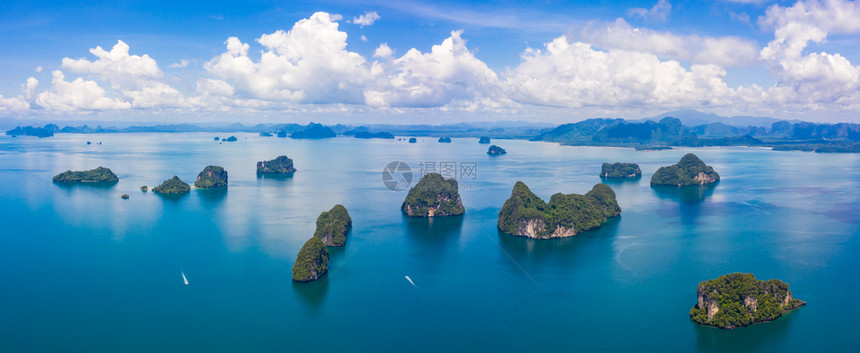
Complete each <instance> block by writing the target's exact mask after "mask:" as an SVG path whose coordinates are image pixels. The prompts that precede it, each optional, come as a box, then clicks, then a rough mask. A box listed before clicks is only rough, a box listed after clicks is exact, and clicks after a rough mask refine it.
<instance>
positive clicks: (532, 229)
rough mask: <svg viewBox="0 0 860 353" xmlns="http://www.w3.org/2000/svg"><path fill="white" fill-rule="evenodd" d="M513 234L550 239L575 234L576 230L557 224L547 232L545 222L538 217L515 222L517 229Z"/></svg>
mask: <svg viewBox="0 0 860 353" xmlns="http://www.w3.org/2000/svg"><path fill="white" fill-rule="evenodd" d="M514 235H518V236H523V237H528V238H534V239H551V238H566V237H572V236H574V235H576V230H575V229H574V228H573V226H571V227H569V228H568V227H565V226H557V227H556V228H555V230H554V231H553V232H552V233H547V231H546V222H544V220H543V219H540V218H530V219H522V220H520V221H519V222H517V231H516V233H514Z"/></svg>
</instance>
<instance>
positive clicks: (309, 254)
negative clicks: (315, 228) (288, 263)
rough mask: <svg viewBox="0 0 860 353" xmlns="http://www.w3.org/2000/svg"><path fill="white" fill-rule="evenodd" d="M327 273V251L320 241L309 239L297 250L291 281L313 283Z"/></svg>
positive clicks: (315, 238) (313, 238) (318, 239)
mask: <svg viewBox="0 0 860 353" xmlns="http://www.w3.org/2000/svg"><path fill="white" fill-rule="evenodd" d="M326 272H328V249H327V248H326V247H325V244H323V242H322V240H320V238H317V237H311V238H310V239H308V241H306V242H305V245H303V246H302V249H301V250H299V255H298V256H296V263H295V264H294V265H293V281H296V282H310V281H315V280H317V279H319V278H320V277H322V276H323V275H325V274H326Z"/></svg>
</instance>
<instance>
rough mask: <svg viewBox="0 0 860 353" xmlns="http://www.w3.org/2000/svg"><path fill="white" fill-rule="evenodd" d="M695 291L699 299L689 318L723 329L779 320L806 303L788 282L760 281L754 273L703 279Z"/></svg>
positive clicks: (775, 280)
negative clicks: (798, 297)
mask: <svg viewBox="0 0 860 353" xmlns="http://www.w3.org/2000/svg"><path fill="white" fill-rule="evenodd" d="M696 293H697V295H698V297H699V301H698V303H697V304H696V305H695V306H694V307H693V309H692V310H690V319H692V320H693V321H694V322H696V323H698V324H702V325H708V326H714V327H719V328H724V329H733V328H736V327H743V326H749V325H752V324H757V323H760V322H767V321H772V320H776V319H777V318H778V317H780V316H782V314H785V313H786V312H788V311H790V310H792V309H797V308H799V307H801V306H804V305H806V302H805V301H802V300H799V299H794V297H792V295H791V291H790V290H788V284H786V283H785V282H783V281H780V280H778V279H771V280H769V281H759V280H756V278H755V276H753V274H751V273H731V274H727V275H722V276H720V277H718V278H717V279H712V280H710V281H704V282H702V283H699V286H698V288H697V289H696Z"/></svg>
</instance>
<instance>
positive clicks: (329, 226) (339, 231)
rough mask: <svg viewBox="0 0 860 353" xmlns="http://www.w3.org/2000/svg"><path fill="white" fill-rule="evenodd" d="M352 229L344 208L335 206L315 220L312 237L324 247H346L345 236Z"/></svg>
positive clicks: (350, 220) (349, 218)
mask: <svg viewBox="0 0 860 353" xmlns="http://www.w3.org/2000/svg"><path fill="white" fill-rule="evenodd" d="M350 229H352V218H351V217H350V216H349V212H347V210H346V207H343V205H340V204H338V205H335V206H334V207H332V208H331V210H328V211H326V212H323V213H321V214H320V216H319V218H317V229H316V231H314V237H317V238H320V240H322V241H323V243H324V244H325V245H326V246H344V245H346V234H347V233H349V230H350Z"/></svg>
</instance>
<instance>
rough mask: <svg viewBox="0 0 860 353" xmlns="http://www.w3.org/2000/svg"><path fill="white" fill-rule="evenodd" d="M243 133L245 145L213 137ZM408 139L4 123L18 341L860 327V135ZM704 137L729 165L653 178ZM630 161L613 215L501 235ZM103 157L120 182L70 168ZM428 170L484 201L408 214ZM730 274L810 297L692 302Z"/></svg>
mask: <svg viewBox="0 0 860 353" xmlns="http://www.w3.org/2000/svg"><path fill="white" fill-rule="evenodd" d="M231 134H232V135H235V136H236V137H237V138H238V141H236V142H221V141H215V140H214V137H222V138H224V137H228V136H229V135H231ZM408 137H410V136H398V139H394V140H385V139H372V140H363V139H355V138H350V137H337V138H332V139H324V140H293V139H288V138H287V139H283V138H277V137H260V136H258V135H257V134H249V133H229V134H228V133H139V134H131V133H129V134H90V135H84V134H58V135H56V136H54V137H50V138H44V139H38V138H33V137H15V138H13V137H9V136H2V137H0V215H2V216H0V351H2V352H240V351H241V352H333V351H341V352H392V351H398V352H399V351H408V352H446V351H478V352H524V351H529V352H541V351H567V352H573V351H576V352H631V351H636V352H764V351H767V352H781V353H786V352H840V351H841V352H850V351H856V349H857V347H860V335H857V334H856V331H857V328H858V318H860V305H855V304H856V303H857V296H858V293H860V280H858V279H860V272H858V269H860V236H859V235H860V195H858V187H860V155H857V154H815V153H810V152H777V151H771V150H769V149H765V148H744V147H726V148H675V149H672V150H666V151H650V152H642V151H634V150H633V149H629V148H609V147H575V146H561V145H558V144H554V143H546V142H530V141H525V140H493V144H496V145H499V146H501V147H503V148H505V149H506V150H507V154H505V155H502V156H489V155H487V154H486V152H487V148H488V145H483V144H478V139H477V138H454V139H453V141H452V143H438V142H437V141H436V138H431V137H420V136H419V137H418V142H417V143H414V144H410V143H407V141H406V139H407V138H408ZM401 138H402V139H403V140H401ZM88 141H89V142H90V144H87V142H88ZM686 153H695V154H696V155H698V156H699V157H700V158H701V159H702V160H704V161H705V163H707V164H709V165H711V166H713V167H714V169H715V170H717V171H718V172H719V174H720V176H721V179H722V180H721V181H720V182H719V183H718V184H717V185H715V186H710V187H705V188H700V187H692V188H683V189H677V188H668V189H666V188H652V187H651V186H650V184H649V180H650V177H651V175H652V174H653V173H654V172H655V171H656V170H657V169H658V168H659V167H660V166H665V165H670V164H674V163H676V162H677V161H678V160H679V159H680V158H681V157H682V156H683V155H684V154H686ZM279 155H287V156H289V157H290V158H292V159H293V161H294V163H295V167H296V169H297V170H298V171H297V172H295V173H294V174H293V175H292V176H290V177H261V176H258V175H257V174H256V168H255V166H256V163H257V161H262V160H269V159H273V158H275V157H277V156H279ZM617 161H620V162H632V163H638V164H639V165H640V167H641V169H642V172H643V176H642V178H640V179H636V180H625V181H613V182H607V184H608V185H610V186H611V187H612V189H613V190H614V191H615V193H616V195H617V199H618V203H619V205H620V206H621V209H622V213H621V215H620V216H619V217H615V218H613V219H610V220H609V221H607V222H606V223H605V224H604V225H603V226H602V227H601V228H599V229H597V230H594V231H589V232H586V233H582V234H579V235H577V236H575V237H570V238H564V239H552V240H535V239H528V238H522V237H514V236H511V235H508V234H504V233H501V232H499V231H498V229H497V226H496V224H497V220H498V213H499V210H500V209H501V207H502V205H503V204H504V202H505V200H506V199H507V198H508V197H509V196H510V193H511V189H512V188H513V185H514V183H515V182H516V181H523V182H525V183H526V184H527V185H528V186H529V187H530V188H531V190H532V191H533V192H535V193H536V194H537V195H539V196H540V197H542V198H544V199H545V200H549V197H550V196H551V195H552V194H555V193H559V192H562V193H579V194H582V193H585V192H587V191H589V190H590V189H591V188H592V187H593V186H594V185H595V184H597V183H600V182H601V179H600V178H599V173H600V170H601V164H602V163H604V162H617ZM392 162H395V163H394V164H392ZM397 162H399V163H397ZM208 165H219V166H222V167H224V168H225V169H226V170H227V172H228V173H229V186H228V187H227V188H224V189H221V190H197V189H192V190H191V192H190V193H188V194H187V195H185V196H181V197H164V196H160V195H157V194H154V193H152V192H151V191H150V192H142V191H141V190H140V189H139V188H140V187H141V186H143V185H147V186H149V187H150V188H152V187H154V186H157V185H158V184H160V183H161V182H162V181H164V180H166V179H169V178H171V177H172V176H174V175H176V176H179V178H181V179H182V180H184V181H186V182H188V183H192V182H193V181H194V180H195V178H196V176H197V173H199V172H200V171H201V170H203V168H204V167H206V166H208ZM98 166H104V167H107V168H110V169H111V170H113V171H114V172H115V173H116V174H117V175H118V176H119V178H120V181H119V182H118V183H116V184H114V185H110V186H103V185H71V186H69V185H57V184H54V183H53V182H52V180H51V178H52V177H53V176H54V175H56V174H58V173H60V172H63V171H66V170H84V169H92V168H95V167H98ZM390 166H395V167H396V168H391V167H390ZM387 167H388V168H387ZM392 171H393V173H392ZM428 172H440V173H442V174H443V175H446V176H448V177H456V178H457V179H458V181H459V185H460V195H461V197H462V201H463V204H464V206H465V208H466V213H465V215H463V216H458V217H439V218H433V219H422V218H409V217H405V216H403V214H402V213H401V211H400V205H401V203H402V202H403V199H404V198H405V197H406V193H407V191H406V189H407V188H408V187H409V186H414V185H415V183H416V182H417V181H418V179H419V178H420V177H421V175H423V174H424V173H428ZM392 178H394V179H393V180H396V182H394V183H392V182H391V180H392ZM122 194H128V195H129V196H130V197H129V198H128V199H127V200H126V199H122V198H120V195H122ZM336 204H342V205H344V206H346V208H347V209H348V211H349V213H350V215H351V217H352V220H353V228H352V230H351V232H350V233H349V234H348V235H347V243H346V246H345V247H342V248H329V252H330V261H329V271H328V274H327V275H325V276H324V277H322V278H321V279H319V280H317V281H314V282H310V283H294V282H293V281H292V280H291V269H292V266H293V263H294V261H295V258H296V255H297V253H298V251H299V249H300V248H301V246H302V245H303V244H304V242H305V241H306V240H308V239H309V238H310V237H311V236H312V235H313V232H314V229H315V226H316V219H317V217H318V216H319V214H320V213H321V212H323V211H327V210H329V209H330V208H331V207H332V206H334V205H336ZM732 272H748V273H752V274H754V275H755V276H756V277H757V278H758V279H764V280H767V279H771V278H777V279H781V280H783V281H785V282H786V283H788V284H789V285H790V289H791V291H792V293H793V294H794V297H795V298H798V299H801V300H805V301H807V302H808V305H807V306H805V307H802V308H800V309H798V310H795V311H792V312H790V313H788V314H786V315H784V316H783V317H781V318H779V319H778V320H775V321H772V322H768V323H763V324H757V325H753V326H750V327H744V328H738V329H734V330H721V329H715V328H711V327H703V326H699V325H696V324H694V323H693V322H692V321H690V318H689V311H690V309H691V308H692V307H693V306H694V305H695V304H696V300H697V297H696V286H697V285H698V284H699V283H700V282H702V281H705V280H709V279H714V278H716V277H718V276H720V275H723V274H727V273H732ZM183 274H184V275H185V276H186V277H187V279H188V282H189V283H188V285H186V284H185V283H184V281H183ZM407 276H408V278H407Z"/></svg>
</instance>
